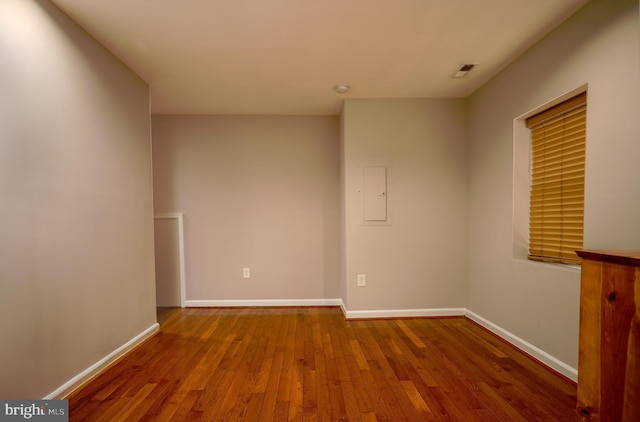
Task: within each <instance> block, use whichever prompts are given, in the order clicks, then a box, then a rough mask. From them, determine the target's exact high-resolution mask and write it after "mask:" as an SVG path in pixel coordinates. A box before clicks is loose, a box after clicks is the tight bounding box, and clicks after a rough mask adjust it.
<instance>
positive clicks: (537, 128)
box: [526, 93, 587, 264]
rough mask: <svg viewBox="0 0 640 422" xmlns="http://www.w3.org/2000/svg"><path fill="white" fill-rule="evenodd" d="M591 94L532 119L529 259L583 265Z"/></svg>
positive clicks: (574, 98)
mask: <svg viewBox="0 0 640 422" xmlns="http://www.w3.org/2000/svg"><path fill="white" fill-rule="evenodd" d="M586 100H587V97H586V93H583V94H580V95H578V96H576V97H573V98H571V99H569V100H567V101H564V102H562V103H560V104H558V105H556V106H554V107H552V108H551V109H548V110H545V111H543V112H541V113H538V114H536V115H534V116H532V117H530V118H528V119H527V121H526V123H527V127H528V128H529V129H530V131H531V184H530V202H529V255H528V257H529V259H532V260H536V261H549V262H558V263H563V264H578V263H580V258H579V257H578V256H577V255H576V253H575V251H576V250H579V249H582V237H583V228H584V173H585V144H586V111H587V102H586Z"/></svg>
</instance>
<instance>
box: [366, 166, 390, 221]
mask: <svg viewBox="0 0 640 422" xmlns="http://www.w3.org/2000/svg"><path fill="white" fill-rule="evenodd" d="M364 219H365V220H366V221H385V220H386V219H387V169H386V168H385V167H365V168H364Z"/></svg>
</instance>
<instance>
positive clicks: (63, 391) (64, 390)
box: [43, 322, 160, 400]
mask: <svg viewBox="0 0 640 422" xmlns="http://www.w3.org/2000/svg"><path fill="white" fill-rule="evenodd" d="M159 329H160V324H158V323H157V322H156V323H155V324H153V325H151V326H150V327H149V328H147V329H146V330H144V331H143V332H141V333H140V334H138V335H137V336H135V337H134V338H132V339H131V340H129V341H128V342H126V343H125V344H123V345H122V346H120V347H118V348H117V349H116V350H114V351H113V352H111V353H109V354H108V355H107V356H105V357H103V358H102V359H100V360H99V361H98V362H96V363H94V364H93V365H91V366H90V367H88V368H87V369H85V370H84V371H82V372H80V373H79V374H78V375H76V376H75V377H73V378H71V379H70V380H69V381H67V382H65V383H64V384H62V385H61V386H60V387H58V388H57V389H56V390H55V391H53V392H52V393H50V394H47V395H46V396H45V397H44V398H43V400H52V399H62V398H64V397H67V396H69V395H70V394H71V393H73V392H74V391H75V390H76V389H78V388H80V387H81V386H82V385H84V384H85V383H86V382H87V381H89V380H91V379H92V378H93V377H95V376H96V375H98V374H99V373H100V372H102V371H104V370H105V369H106V368H107V367H108V366H109V365H111V364H112V363H113V362H115V361H117V360H118V359H120V358H121V357H123V356H124V355H126V354H127V353H129V352H130V351H131V350H132V349H134V348H135V347H137V346H138V345H140V344H142V343H143V342H144V341H145V340H147V339H148V338H149V337H151V336H152V335H154V334H155V333H156V332H157V331H158V330H159Z"/></svg>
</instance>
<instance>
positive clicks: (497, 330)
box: [465, 309, 578, 382]
mask: <svg viewBox="0 0 640 422" xmlns="http://www.w3.org/2000/svg"><path fill="white" fill-rule="evenodd" d="M465 315H466V317H467V318H469V319H471V320H473V321H475V322H477V323H478V324H480V325H481V326H483V327H484V328H486V329H487V330H489V331H491V332H492V333H494V334H495V335H497V336H498V337H500V338H502V339H503V340H505V341H507V342H509V343H511V344H512V345H513V346H515V347H517V348H518V349H520V350H521V351H523V352H524V353H526V354H528V355H531V356H532V357H533V358H535V359H536V360H538V361H540V362H541V363H543V364H545V365H546V366H548V367H550V368H551V369H553V370H555V371H557V372H559V373H561V374H562V375H564V376H565V377H567V378H569V379H571V380H573V381H575V382H577V381H578V370H577V369H576V368H572V367H571V366H569V365H567V364H566V363H564V362H562V361H561V360H559V359H557V358H555V357H553V356H551V355H550V354H549V353H547V352H545V351H544V350H542V349H539V348H537V347H536V346H534V345H533V344H531V343H528V342H526V341H525V340H523V339H521V338H520V337H518V336H516V335H515V334H513V333H511V332H509V331H507V330H505V329H504V328H502V327H500V326H498V325H496V324H494V323H493V322H491V321H489V320H486V319H484V318H482V317H481V316H480V315H478V314H476V313H474V312H471V311H470V310H468V309H467V312H466V314H465Z"/></svg>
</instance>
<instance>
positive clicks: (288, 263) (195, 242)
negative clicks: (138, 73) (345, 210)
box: [153, 116, 340, 301]
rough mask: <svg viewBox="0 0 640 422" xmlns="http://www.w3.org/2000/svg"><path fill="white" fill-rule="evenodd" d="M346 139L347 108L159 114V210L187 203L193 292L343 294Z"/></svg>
mask: <svg viewBox="0 0 640 422" xmlns="http://www.w3.org/2000/svg"><path fill="white" fill-rule="evenodd" d="M338 148H339V121H338V118H337V117H303V116H297V117H296V116H153V162H154V164H153V166H154V167H153V168H154V202H155V211H156V212H158V213H162V212H183V213H184V226H185V270H186V295H187V297H186V299H187V300H188V301H192V300H204V301H211V300H277V299H335V298H339V297H340V291H339V268H340V261H339V260H340V250H339V248H340V244H339V236H340V233H339V230H340V227H339V215H340V214H339V213H340V209H339V206H340V205H339V200H340V198H339V168H338V165H339V149H338ZM244 267H248V268H250V269H251V278H250V279H243V278H242V269H243V268H244Z"/></svg>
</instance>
